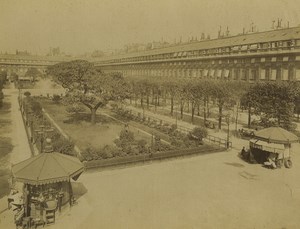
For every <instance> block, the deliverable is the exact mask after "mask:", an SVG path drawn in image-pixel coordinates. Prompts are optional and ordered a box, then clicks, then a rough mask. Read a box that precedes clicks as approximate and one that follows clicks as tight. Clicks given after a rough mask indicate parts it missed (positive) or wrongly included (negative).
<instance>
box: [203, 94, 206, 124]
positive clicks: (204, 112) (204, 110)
mask: <svg viewBox="0 0 300 229" xmlns="http://www.w3.org/2000/svg"><path fill="white" fill-rule="evenodd" d="M203 102H204V105H203V121H204V125H205V123H206V98H204V100H203Z"/></svg>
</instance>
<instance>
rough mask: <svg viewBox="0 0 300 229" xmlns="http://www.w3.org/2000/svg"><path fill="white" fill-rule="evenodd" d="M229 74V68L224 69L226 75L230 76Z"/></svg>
mask: <svg viewBox="0 0 300 229" xmlns="http://www.w3.org/2000/svg"><path fill="white" fill-rule="evenodd" d="M228 76H229V70H228V69H225V70H224V77H226V78H228Z"/></svg>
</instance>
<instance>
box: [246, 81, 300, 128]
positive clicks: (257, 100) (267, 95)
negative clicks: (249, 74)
mask: <svg viewBox="0 0 300 229" xmlns="http://www.w3.org/2000/svg"><path fill="white" fill-rule="evenodd" d="M298 91H299V88H298V86H297V85H296V84H295V83H293V82H280V83H273V82H267V83H257V84H255V85H253V86H252V87H251V88H250V90H249V92H248V93H247V96H246V97H245V102H246V103H248V104H249V106H251V108H252V109H253V112H254V114H256V115H257V116H259V117H260V121H261V125H262V126H264V127H269V126H274V125H277V126H281V127H283V128H285V129H288V130H291V129H292V126H293V125H292V119H293V115H294V113H293V112H294V107H295V101H296V98H297V95H298Z"/></svg>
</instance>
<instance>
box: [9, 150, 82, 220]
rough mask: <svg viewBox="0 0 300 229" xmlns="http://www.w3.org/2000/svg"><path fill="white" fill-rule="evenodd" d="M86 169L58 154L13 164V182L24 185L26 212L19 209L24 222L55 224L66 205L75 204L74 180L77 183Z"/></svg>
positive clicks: (45, 154)
mask: <svg viewBox="0 0 300 229" xmlns="http://www.w3.org/2000/svg"><path fill="white" fill-rule="evenodd" d="M83 170H84V167H83V164H82V163H81V162H80V161H79V160H78V159H77V158H74V157H71V156H68V155H64V154H60V153H56V152H48V153H42V154H39V155H38V156H35V157H32V158H30V159H27V160H25V161H22V162H20V163H18V164H16V165H13V167H12V173H13V179H14V180H15V181H18V182H22V183H23V184H24V186H23V187H24V188H23V199H24V205H23V207H24V209H21V210H20V212H22V211H23V212H24V214H23V216H22V217H19V216H18V218H21V219H22V223H24V220H25V222H27V221H28V224H34V225H38V224H48V223H53V222H55V212H56V211H57V210H59V211H60V210H61V207H62V206H63V205H65V204H66V203H69V204H70V205H72V201H73V192H72V186H71V178H72V179H74V180H77V179H78V177H79V176H80V174H81V173H82V172H83ZM28 218H29V220H28ZM16 223H18V222H16Z"/></svg>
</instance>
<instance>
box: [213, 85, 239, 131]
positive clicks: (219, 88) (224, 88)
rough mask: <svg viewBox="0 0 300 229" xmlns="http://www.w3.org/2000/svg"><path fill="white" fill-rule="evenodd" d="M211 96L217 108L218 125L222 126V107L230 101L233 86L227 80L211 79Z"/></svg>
mask: <svg viewBox="0 0 300 229" xmlns="http://www.w3.org/2000/svg"><path fill="white" fill-rule="evenodd" d="M210 89H211V96H212V97H213V98H214V99H215V100H216V102H217V106H218V109H219V118H218V119H219V122H218V127H219V129H221V127H222V118H223V109H224V107H225V106H226V105H228V104H230V103H231V102H232V95H233V88H232V87H231V85H230V83H229V82H228V81H213V83H212V85H211V88H210Z"/></svg>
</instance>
